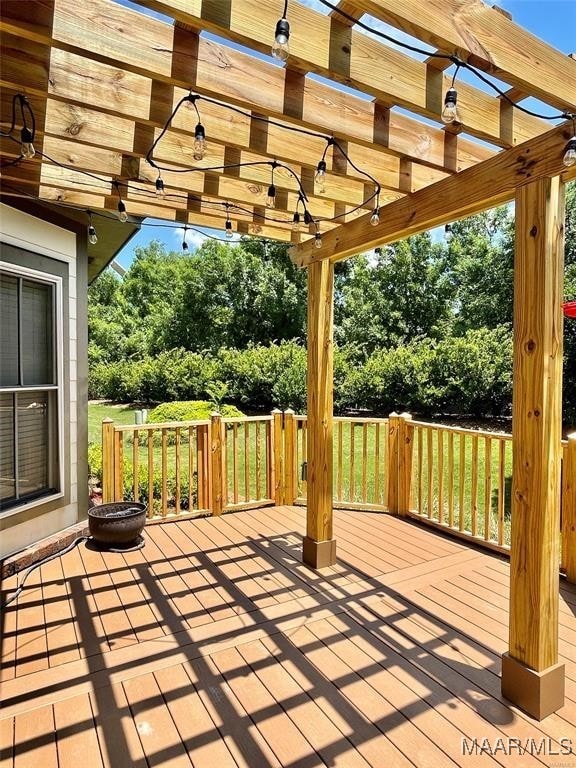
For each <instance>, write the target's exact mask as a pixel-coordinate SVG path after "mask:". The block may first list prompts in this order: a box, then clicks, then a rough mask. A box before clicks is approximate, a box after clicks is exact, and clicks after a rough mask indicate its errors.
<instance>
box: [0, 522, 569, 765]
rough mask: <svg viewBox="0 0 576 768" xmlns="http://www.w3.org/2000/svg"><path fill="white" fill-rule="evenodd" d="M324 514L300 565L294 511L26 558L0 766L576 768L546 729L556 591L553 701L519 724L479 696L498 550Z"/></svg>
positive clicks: (496, 658)
mask: <svg viewBox="0 0 576 768" xmlns="http://www.w3.org/2000/svg"><path fill="white" fill-rule="evenodd" d="M335 516H336V525H335V530H336V537H337V539H338V553H339V563H338V565H337V566H334V567H333V568H329V569H325V570H324V571H323V572H322V573H318V572H314V571H312V570H310V569H308V568H306V567H305V566H303V565H302V564H301V563H300V556H301V555H300V549H301V540H302V532H303V530H304V523H305V511H304V510H303V509H298V508H294V507H282V508H267V509H262V510H255V511H243V512H237V513H234V514H227V515H224V516H223V517H221V518H216V519H214V518H209V519H201V520H191V521H182V522H170V523H166V524H164V525H153V526H149V527H148V528H147V531H146V546H145V547H144V549H142V550H141V551H139V552H135V553H131V554H125V555H118V554H101V553H99V552H95V551H91V550H89V549H87V548H86V547H85V546H84V544H82V545H80V546H79V547H77V548H76V549H74V550H73V551H72V552H70V553H68V554H66V555H65V556H64V557H63V558H62V559H56V560H54V561H52V562H50V563H48V564H47V565H45V566H43V567H42V568H41V569H39V570H38V571H36V572H35V573H34V574H33V575H32V576H31V577H30V579H29V580H28V583H27V586H26V588H25V590H24V592H23V593H22V595H21V597H20V598H19V600H18V603H17V604H13V605H12V606H11V607H9V608H8V609H7V610H6V611H5V612H4V616H3V618H2V710H1V711H0V754H1V757H0V765H1V766H2V768H8V767H10V768H37V767H38V766H42V768H52V767H53V766H54V768H68V767H70V768H93V767H94V768H96V767H98V768H100V767H101V766H111V767H112V768H132V766H136V767H137V768H144V766H170V768H173V767H176V766H177V767H180V766H196V767H204V766H206V768H227V767H228V766H248V767H249V768H264V767H265V766H284V767H287V766H290V767H293V768H296V767H301V768H313V766H342V768H355V767H356V766H382V767H383V768H396V766H398V767H399V768H401V767H402V766H409V765H414V766H418V768H431V767H433V766H440V767H442V768H443V767H444V766H452V765H463V766H468V765H482V766H484V765H486V766H496V765H504V766H510V768H517V767H518V766H542V765H546V766H552V765H554V766H557V767H558V768H559V767H560V766H565V767H566V768H576V755H575V754H571V755H568V756H566V755H565V754H562V751H563V750H564V749H565V748H566V744H567V742H562V743H560V741H559V740H561V739H572V747H573V750H574V752H576V726H575V725H574V724H575V723H576V588H575V587H574V586H563V588H562V599H561V607H560V652H561V656H562V659H563V660H564V662H565V664H566V675H567V702H566V705H565V707H564V708H563V709H562V710H561V711H560V712H559V713H557V714H555V715H552V716H551V717H549V718H547V719H546V720H545V721H543V722H542V723H536V722H535V721H532V720H531V719H530V718H528V717H526V716H524V715H523V714H522V713H520V712H519V711H517V710H515V709H514V708H512V707H510V706H509V705H508V704H507V703H506V702H505V701H504V700H503V699H502V698H501V697H500V694H499V691H500V680H499V671H500V654H501V653H502V652H503V651H504V650H506V648H507V626H506V622H507V603H508V598H507V582H508V565H507V563H506V562H505V561H504V560H502V559H500V558H499V557H496V556H492V555H489V554H484V553H480V552H479V551H477V550H475V549H472V548H469V547H466V546H464V545H463V544H461V543H457V542H454V541H451V540H449V539H446V538H443V537H441V536H439V535H436V534H435V533H433V532H431V531H428V530H425V529H423V528H420V527H417V526H416V525H415V524H410V523H408V522H404V521H402V520H399V519H396V518H393V517H390V516H387V515H377V514H370V513H366V512H357V511H354V512H345V511H337V512H336V513H335ZM15 585H16V578H15V577H12V578H11V579H9V580H7V581H6V582H5V583H4V584H3V585H2V590H3V594H4V596H5V595H6V594H7V593H9V592H11V591H13V590H14V588H15ZM464 738H466V739H470V740H471V739H474V738H475V739H477V740H478V742H482V740H487V741H484V742H483V745H484V748H485V752H484V753H483V754H481V755H478V754H472V755H470V754H468V752H469V751H471V750H473V746H472V743H471V742H467V745H468V746H466V745H464V746H463V739H464ZM509 738H512V739H517V740H520V742H521V745H520V746H519V747H515V746H514V744H515V742H513V745H512V746H511V747H509V746H506V745H507V744H508V739H509ZM499 739H502V740H503V741H502V742H500V741H498V740H499ZM530 739H532V740H533V742H532V743H530V741H529V740H530ZM488 742H489V744H490V747H489V748H490V749H491V750H492V751H493V752H494V754H493V755H490V754H488V753H487V751H486V750H487V749H488ZM499 745H501V748H500V749H499V748H498V747H499ZM502 745H503V746H504V748H502ZM525 746H528V751H527V752H526V753H525V754H523V755H520V754H519V752H520V750H522V749H523V748H524V747H525Z"/></svg>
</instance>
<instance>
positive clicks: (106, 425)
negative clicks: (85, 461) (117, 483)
mask: <svg viewBox="0 0 576 768" xmlns="http://www.w3.org/2000/svg"><path fill="white" fill-rule="evenodd" d="M111 501H114V422H113V421H112V419H108V418H106V419H104V420H103V421H102V503H103V504H109V503H110V502H111Z"/></svg>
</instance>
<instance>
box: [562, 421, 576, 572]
mask: <svg viewBox="0 0 576 768" xmlns="http://www.w3.org/2000/svg"><path fill="white" fill-rule="evenodd" d="M562 564H563V565H564V569H565V571H566V577H567V579H568V581H571V582H573V583H575V584H576V432H573V433H572V434H571V435H568V445H567V446H566V448H565V449H564V462H563V468H562Z"/></svg>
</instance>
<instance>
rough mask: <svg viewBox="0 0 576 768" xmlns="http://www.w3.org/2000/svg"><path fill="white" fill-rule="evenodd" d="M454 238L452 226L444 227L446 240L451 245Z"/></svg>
mask: <svg viewBox="0 0 576 768" xmlns="http://www.w3.org/2000/svg"><path fill="white" fill-rule="evenodd" d="M453 237H454V232H452V224H446V225H445V227H444V239H445V240H446V242H447V243H449V242H450V241H451V240H452V238H453Z"/></svg>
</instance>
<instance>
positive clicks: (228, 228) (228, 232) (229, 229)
mask: <svg viewBox="0 0 576 768" xmlns="http://www.w3.org/2000/svg"><path fill="white" fill-rule="evenodd" d="M228 208H229V206H228V203H226V238H227V239H228V240H232V238H233V237H234V233H233V232H232V222H231V221H230V212H229V210H228Z"/></svg>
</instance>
